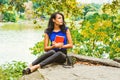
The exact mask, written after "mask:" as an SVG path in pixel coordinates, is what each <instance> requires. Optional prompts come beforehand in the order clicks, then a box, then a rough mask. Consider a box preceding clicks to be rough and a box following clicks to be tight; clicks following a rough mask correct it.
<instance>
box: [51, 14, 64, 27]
mask: <svg viewBox="0 0 120 80" xmlns="http://www.w3.org/2000/svg"><path fill="white" fill-rule="evenodd" d="M53 22H54V23H55V24H57V25H63V17H62V15H60V14H57V15H56V18H55V19H53Z"/></svg>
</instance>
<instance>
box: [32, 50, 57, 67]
mask: <svg viewBox="0 0 120 80" xmlns="http://www.w3.org/2000/svg"><path fill="white" fill-rule="evenodd" d="M55 53H56V52H55V51H54V50H50V51H48V52H46V53H45V54H43V55H41V56H40V57H38V58H37V59H36V60H35V61H33V62H32V64H31V66H34V65H37V64H39V63H40V62H41V61H43V60H45V59H46V58H48V57H49V56H51V55H53V54H55Z"/></svg>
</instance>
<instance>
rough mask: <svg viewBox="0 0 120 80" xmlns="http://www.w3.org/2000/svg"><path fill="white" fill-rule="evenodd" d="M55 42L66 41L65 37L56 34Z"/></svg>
mask: <svg viewBox="0 0 120 80" xmlns="http://www.w3.org/2000/svg"><path fill="white" fill-rule="evenodd" d="M55 42H56V43H63V42H64V37H63V36H58V35H56V37H55Z"/></svg>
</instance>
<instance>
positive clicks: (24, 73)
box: [22, 68, 31, 75]
mask: <svg viewBox="0 0 120 80" xmlns="http://www.w3.org/2000/svg"><path fill="white" fill-rule="evenodd" d="M30 73H31V70H30V68H27V69H25V70H23V71H22V74H23V75H26V74H30Z"/></svg>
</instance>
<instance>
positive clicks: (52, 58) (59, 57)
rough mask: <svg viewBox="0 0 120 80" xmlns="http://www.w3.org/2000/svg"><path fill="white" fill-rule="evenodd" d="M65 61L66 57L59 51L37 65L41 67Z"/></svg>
mask: <svg viewBox="0 0 120 80" xmlns="http://www.w3.org/2000/svg"><path fill="white" fill-rule="evenodd" d="M65 61H66V55H65V54H64V53H63V52H61V51H59V52H56V53H55V54H53V55H51V56H50V57H48V58H46V59H45V60H43V61H42V62H40V64H39V65H40V66H41V67H43V66H45V65H47V64H50V63H52V62H59V63H64V62H65Z"/></svg>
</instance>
